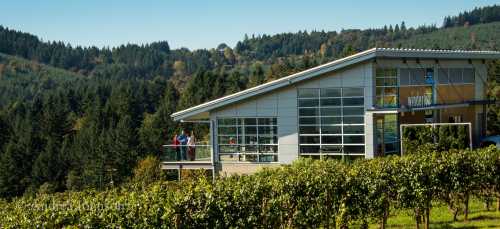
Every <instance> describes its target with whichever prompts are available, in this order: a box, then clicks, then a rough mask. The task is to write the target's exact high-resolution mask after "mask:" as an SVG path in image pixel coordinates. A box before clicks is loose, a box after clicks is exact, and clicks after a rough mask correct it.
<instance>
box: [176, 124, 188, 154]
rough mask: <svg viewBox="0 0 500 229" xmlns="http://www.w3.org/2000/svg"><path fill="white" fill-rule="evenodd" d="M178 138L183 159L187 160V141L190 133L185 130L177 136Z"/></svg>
mask: <svg viewBox="0 0 500 229" xmlns="http://www.w3.org/2000/svg"><path fill="white" fill-rule="evenodd" d="M177 140H178V141H179V143H180V144H181V147H180V148H181V160H183V161H185V160H187V148H188V147H187V142H188V135H187V131H186V130H183V131H182V134H181V135H179V136H177Z"/></svg>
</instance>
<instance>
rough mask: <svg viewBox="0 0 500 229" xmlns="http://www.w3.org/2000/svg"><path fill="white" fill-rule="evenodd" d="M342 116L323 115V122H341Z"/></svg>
mask: <svg viewBox="0 0 500 229" xmlns="http://www.w3.org/2000/svg"><path fill="white" fill-rule="evenodd" d="M341 123H342V117H321V124H341Z"/></svg>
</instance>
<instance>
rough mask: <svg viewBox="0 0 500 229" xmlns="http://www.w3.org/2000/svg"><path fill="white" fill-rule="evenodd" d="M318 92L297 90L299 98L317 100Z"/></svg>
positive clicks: (316, 90) (307, 89) (314, 90)
mask: <svg viewBox="0 0 500 229" xmlns="http://www.w3.org/2000/svg"><path fill="white" fill-rule="evenodd" d="M318 93H319V90H318V89H309V88H306V89H299V93H298V94H299V98H317V97H318Z"/></svg>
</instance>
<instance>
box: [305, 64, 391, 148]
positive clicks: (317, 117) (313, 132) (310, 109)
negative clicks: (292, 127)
mask: <svg viewBox="0 0 500 229" xmlns="http://www.w3.org/2000/svg"><path fill="white" fill-rule="evenodd" d="M382 75H389V76H390V77H391V79H389V80H387V83H388V84H390V85H394V84H397V78H396V77H397V71H395V70H393V69H389V70H388V71H387V72H385V73H383V74H382ZM382 83H383V84H385V83H386V82H385V81H382ZM394 91H395V90H394V89H390V88H389V89H388V90H387V93H388V94H389V93H394ZM396 91H397V90H396ZM298 94H299V99H298V100H299V101H298V106H299V107H298V109H299V151H300V154H301V156H305V157H310V156H313V155H317V156H320V157H323V156H329V155H330V156H335V155H338V156H343V155H350V154H352V152H355V153H354V155H360V154H361V153H363V154H364V112H365V111H364V88H362V87H348V88H321V89H319V88H318V89H311V88H308V89H299V92H298ZM314 95H316V97H314ZM302 100H314V101H316V100H318V101H319V104H316V103H314V104H312V103H309V102H302ZM356 146H358V147H357V148H353V147H356ZM345 147H348V150H345ZM361 149H362V150H361ZM317 156H314V157H317Z"/></svg>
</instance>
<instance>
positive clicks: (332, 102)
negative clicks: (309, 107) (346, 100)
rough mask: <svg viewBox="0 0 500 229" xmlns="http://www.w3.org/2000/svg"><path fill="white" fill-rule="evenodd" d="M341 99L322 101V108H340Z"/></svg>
mask: <svg viewBox="0 0 500 229" xmlns="http://www.w3.org/2000/svg"><path fill="white" fill-rule="evenodd" d="M340 103H341V102H340V98H327V99H321V106H340Z"/></svg>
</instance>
